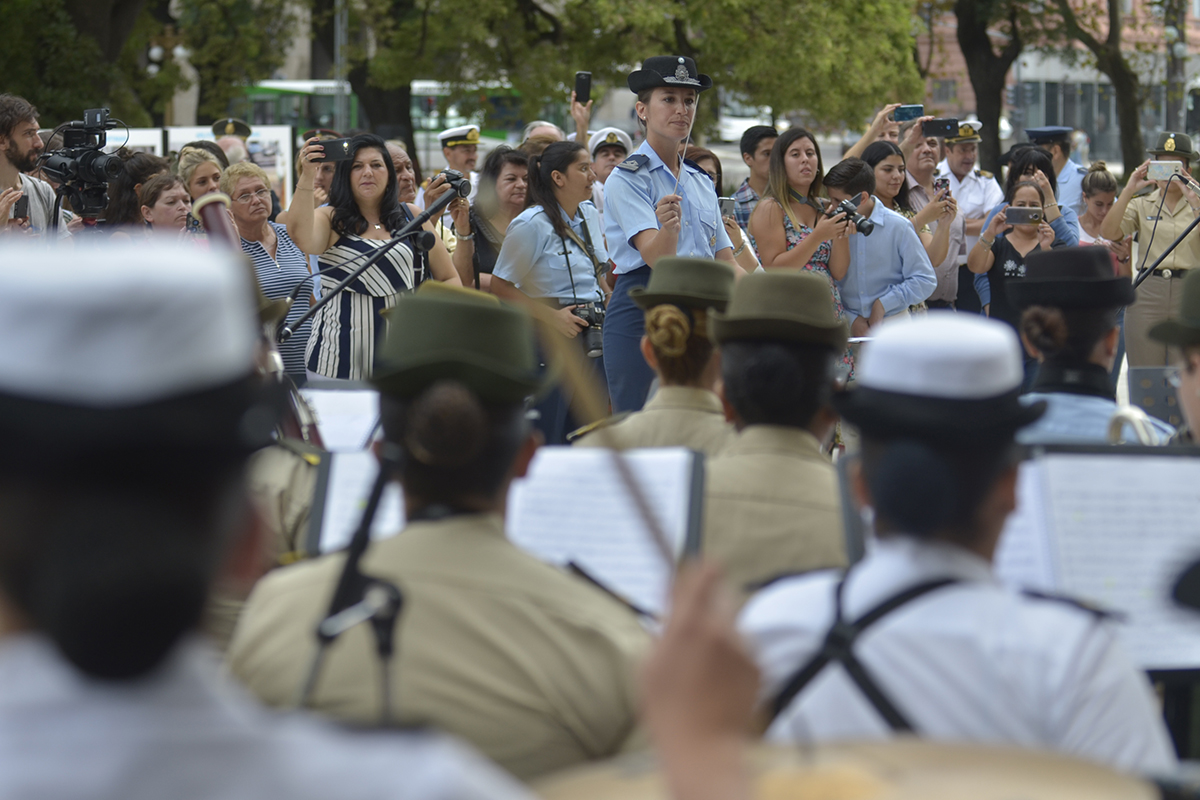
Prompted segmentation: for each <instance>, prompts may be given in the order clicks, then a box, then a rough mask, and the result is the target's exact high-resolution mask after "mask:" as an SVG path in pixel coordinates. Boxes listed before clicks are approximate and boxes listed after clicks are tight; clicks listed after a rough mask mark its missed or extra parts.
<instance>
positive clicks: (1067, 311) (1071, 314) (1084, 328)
mask: <svg viewBox="0 0 1200 800" xmlns="http://www.w3.org/2000/svg"><path fill="white" fill-rule="evenodd" d="M1117 313H1118V309H1115V308H1055V307H1051V306H1030V307H1029V308H1027V309H1025V313H1023V314H1022V315H1021V326H1020V327H1021V335H1022V336H1024V337H1025V339H1026V340H1027V341H1028V342H1029V344H1031V345H1033V346H1034V347H1035V348H1037V350H1038V352H1040V353H1041V354H1042V356H1043V357H1044V358H1045V359H1046V360H1047V361H1059V362H1068V363H1086V362H1088V361H1089V360H1090V359H1091V355H1092V351H1093V350H1094V349H1095V348H1096V344H1097V343H1098V342H1099V341H1100V340H1101V339H1103V338H1104V337H1105V336H1106V335H1108V333H1109V332H1110V331H1112V329H1113V328H1115V327H1117Z"/></svg>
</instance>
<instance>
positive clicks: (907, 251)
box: [879, 225, 937, 316]
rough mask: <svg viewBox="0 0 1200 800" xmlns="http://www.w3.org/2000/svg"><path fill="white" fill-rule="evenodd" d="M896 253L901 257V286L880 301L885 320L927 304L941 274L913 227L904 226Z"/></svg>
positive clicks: (898, 284) (887, 292)
mask: <svg viewBox="0 0 1200 800" xmlns="http://www.w3.org/2000/svg"><path fill="white" fill-rule="evenodd" d="M896 245H897V247H896V250H897V252H898V253H899V255H900V275H901V280H900V283H897V284H894V285H893V286H891V288H889V289H888V290H887V291H886V292H884V293H883V294H882V295H880V297H879V302H881V303H882V304H883V313H884V316H890V315H892V314H895V313H897V312H899V311H903V310H904V309H906V308H908V307H909V306H915V305H916V304H917V303H923V302H925V300H926V299H928V298H929V296H930V295H931V294H933V290H934V289H936V288H937V273H936V272H934V271H933V264H932V263H931V262H930V261H929V254H928V253H926V252H925V245H923V244H921V237H919V236H918V235H917V231H916V229H915V228H914V227H913V226H912V225H904V226H901V228H900V233H899V235H898V236H897V242H896Z"/></svg>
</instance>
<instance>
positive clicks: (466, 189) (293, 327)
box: [275, 177, 471, 344]
mask: <svg viewBox="0 0 1200 800" xmlns="http://www.w3.org/2000/svg"><path fill="white" fill-rule="evenodd" d="M449 183H450V191H448V192H446V193H445V194H444V195H442V196H441V197H439V198H438V199H437V200H435V201H434V203H433V205H431V206H430V207H429V208H427V209H425V210H424V211H422V212H421V213H420V214H418V215H417V216H416V217H414V218H413V219H412V221H411V222H409V223H408V224H407V225H405V226H404V227H403V228H401V229H400V230H398V231H393V232H392V240H391V241H390V242H386V243H385V244H384V245H383V246H382V247H380V248H379V249H378V250H376V251H375V253H374V254H373V255H372V256H371V257H370V258H368V259H367V260H366V261H364V262H363V263H362V266H360V267H359V268H358V269H356V270H354V272H352V273H350V274H349V275H347V276H346V278H345V280H343V281H342V282H341V283H339V284H338V285H337V286H335V287H333V288H332V289H330V290H329V291H328V292H322V294H321V299H320V300H318V301H317V302H316V304H314V305H313V306H311V307H310V308H309V309H308V311H306V312H304V316H302V317H300V319H298V320H296V321H295V322H294V323H292V324H289V325H284V326H283V327H282V328H280V329H279V330H278V331H277V332H276V334H275V341H277V342H279V343H280V344H283V343H284V342H286V341H287V340H288V339H290V338H292V334H294V333H295V332H296V331H297V330H298V329H299V328H300V327H301V326H302V325H304V323H306V322H308V321H309V320H310V319H312V318H313V317H314V316H315V315H316V313H317V312H318V311H320V310H321V309H322V308H323V307H324V306H325V305H326V304H327V303H328V302H329V301H330V300H332V299H333V298H334V297H335V296H336V295H337V294H338V293H339V292H341V291H342V290H343V289H345V288H346V287H347V286H349V285H350V284H351V283H353V282H354V281H355V280H357V279H358V276H359V275H362V274H363V273H364V272H366V271H367V269H369V268H370V267H371V265H372V264H375V263H376V262H377V261H379V259H381V258H383V257H384V256H385V255H387V253H388V252H389V251H390V250H391V249H392V248H393V247H395V246H396V245H398V244H400V242H402V241H404V240H405V239H407V238H408V237H410V236H415V235H417V234H419V233H423V232H424V231H423V230H422V226H423V225H424V224H425V223H426V222H428V221H429V220H430V219H432V218H433V217H434V216H435V215H440V214H441V212H442V209H444V208H445V207H446V206H448V205H450V203H451V201H453V200H457V199H458V198H460V197H466V196H468V195H469V194H471V182H470V181H469V180H467V179H466V178H461V177H460V178H453V177H451V178H450V179H449ZM312 277H313V276H311V275H310V276H309V277H308V278H305V279H304V281H302V282H301V284H300V285H301V286H303V285H304V283H306V282H308V281H309V280H311V279H312ZM299 288H300V286H297V287H296V290H293V293H295V294H296V295H297V296H299V295H298V290H299Z"/></svg>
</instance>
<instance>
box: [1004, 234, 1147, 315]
mask: <svg viewBox="0 0 1200 800" xmlns="http://www.w3.org/2000/svg"><path fill="white" fill-rule="evenodd" d="M1113 266H1114V264H1113V254H1112V253H1111V252H1110V251H1109V250H1108V248H1106V247H1063V248H1059V249H1057V250H1044V251H1039V252H1036V253H1030V254H1029V255H1028V256H1027V257H1026V259H1025V277H1024V278H1022V279H1021V280H1019V281H1006V282H1005V288H1006V290H1007V292H1008V299H1009V302H1011V303H1012V304H1013V305H1014V306H1016V307H1017V308H1029V307H1030V306H1053V307H1055V308H1118V307H1120V306H1127V305H1130V304H1132V303H1133V301H1134V300H1136V299H1137V292H1136V291H1135V290H1134V288H1133V284H1132V283H1130V282H1129V279H1128V278H1122V277H1121V276H1120V275H1118V274H1116V271H1115V270H1114V269H1113Z"/></svg>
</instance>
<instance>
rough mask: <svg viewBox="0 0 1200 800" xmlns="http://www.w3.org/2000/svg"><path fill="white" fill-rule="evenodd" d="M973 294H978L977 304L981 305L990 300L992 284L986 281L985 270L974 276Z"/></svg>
mask: <svg viewBox="0 0 1200 800" xmlns="http://www.w3.org/2000/svg"><path fill="white" fill-rule="evenodd" d="M975 294H977V295H979V304H980V305H982V306H986V305H988V304H990V303H991V302H992V284H990V283H988V277H987V273H986V272H981V273H979V274H978V275H976V276H975Z"/></svg>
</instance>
